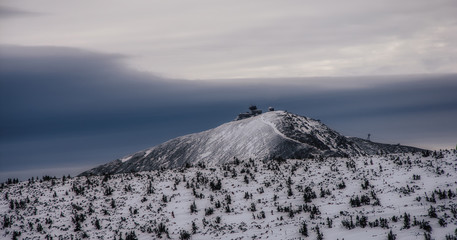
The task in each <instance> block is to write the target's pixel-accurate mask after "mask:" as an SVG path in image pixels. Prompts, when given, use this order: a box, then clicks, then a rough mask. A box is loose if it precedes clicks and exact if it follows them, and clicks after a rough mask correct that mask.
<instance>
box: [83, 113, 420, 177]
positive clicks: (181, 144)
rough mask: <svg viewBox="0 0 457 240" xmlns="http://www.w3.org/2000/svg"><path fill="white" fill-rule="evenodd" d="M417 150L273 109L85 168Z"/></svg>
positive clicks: (121, 169) (101, 170) (117, 169)
mask: <svg viewBox="0 0 457 240" xmlns="http://www.w3.org/2000/svg"><path fill="white" fill-rule="evenodd" d="M418 151H423V150H422V149H418V148H413V147H397V146H396V145H388V144H377V143H373V142H369V141H368V142H367V141H363V140H361V139H356V138H353V139H350V138H347V137H345V136H342V135H341V134H339V133H338V132H336V131H334V130H332V129H330V128H329V127H327V126H326V125H325V124H323V123H321V122H320V121H318V120H314V119H311V118H308V117H303V116H299V115H296V114H292V113H288V112H284V111H272V112H267V113H264V114H260V115H256V116H254V117H250V118H246V119H242V120H239V121H232V122H228V123H226V124H223V125H221V126H219V127H216V128H214V129H210V130H207V131H204V132H200V133H194V134H189V135H186V136H182V137H178V138H175V139H172V140H170V141H167V142H165V143H162V144H160V145H158V146H154V147H151V148H149V149H146V150H143V151H140V152H137V153H134V154H132V155H129V156H126V157H124V158H121V159H117V160H115V161H112V162H109V163H107V164H104V165H101V166H98V167H96V168H94V169H91V170H88V171H86V172H84V173H82V174H81V175H102V174H106V173H109V174H114V173H127V172H139V171H150V170H157V169H160V168H176V167H182V166H184V165H186V164H195V163H198V162H203V163H205V164H206V165H208V166H217V165H219V164H223V163H227V162H229V161H232V160H233V157H237V158H239V159H249V158H251V159H253V160H260V161H262V160H271V159H273V158H279V157H281V158H284V159H289V158H293V159H310V158H320V157H330V156H333V157H347V156H358V155H368V154H374V153H377V152H385V153H398V152H418Z"/></svg>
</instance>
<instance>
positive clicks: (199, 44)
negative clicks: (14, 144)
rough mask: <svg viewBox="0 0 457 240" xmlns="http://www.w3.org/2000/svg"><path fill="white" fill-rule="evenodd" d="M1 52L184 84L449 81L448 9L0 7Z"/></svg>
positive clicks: (137, 4) (133, 4)
mask: <svg viewBox="0 0 457 240" xmlns="http://www.w3.org/2000/svg"><path fill="white" fill-rule="evenodd" d="M1 6H2V10H0V14H1V15H2V16H3V17H2V19H1V25H0V29H1V33H2V34H1V37H0V43H3V44H14V45H26V46H35V45H38V46H42V45H45V46H70V47H77V48H84V49H90V50H94V51H101V52H104V53H114V54H123V55H125V56H128V58H126V59H125V62H126V63H127V64H128V65H130V66H132V67H134V68H136V69H140V70H145V71H149V72H154V73H156V74H159V75H163V76H167V77H173V78H184V79H219V78H251V77H303V76H353V75H379V74H412V73H443V72H455V69H456V67H457V65H456V63H457V50H456V48H457V47H456V46H457V24H456V23H457V14H456V13H457V1H455V0H433V1H430V0H402V1H397V0H383V1H371V0H368V1H367V0H346V1H326V0H323V1H306V0H293V1H287V0H285V1H284V0H281V1H268V0H267V1H266V0H251V1H244V0H231V1H214V0H197V1H178V0H167V1H163V0H158V1H154V0H135V1H121V0H97V1H88V0H80V1H61V0H2V3H1Z"/></svg>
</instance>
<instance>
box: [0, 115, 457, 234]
mask: <svg viewBox="0 0 457 240" xmlns="http://www.w3.org/2000/svg"><path fill="white" fill-rule="evenodd" d="M259 121H260V120H259ZM242 124H247V122H245V123H242ZM259 125H260V126H267V125H265V124H259ZM267 127H268V129H270V130H271V131H273V130H272V129H271V127H270V126H267ZM441 156H442V157H441ZM241 161H242V162H241V163H240V164H238V165H236V164H234V163H227V164H223V165H215V166H212V167H207V168H201V167H191V168H183V169H170V170H164V171H158V170H155V171H146V172H140V173H124V174H116V175H112V176H111V178H110V179H105V180H104V177H103V176H92V177H73V178H71V179H66V181H65V182H63V179H61V178H59V179H55V180H49V181H42V182H40V181H34V182H32V181H30V182H29V181H25V182H20V183H18V184H9V185H5V186H3V187H2V188H0V189H1V194H0V222H1V223H2V224H1V225H0V226H3V223H4V219H5V217H6V218H11V220H12V222H13V223H12V225H11V226H7V227H1V229H0V239H11V238H12V234H13V231H17V232H21V236H20V238H21V239H44V238H45V237H46V236H47V235H49V236H50V237H53V238H54V239H71V238H73V239H79V238H81V237H82V236H83V233H86V234H87V235H88V236H89V239H114V238H116V239H118V238H119V235H120V234H122V237H123V238H124V239H125V234H126V233H128V232H131V231H134V232H135V234H136V236H137V237H138V239H153V238H157V237H158V236H157V233H156V232H154V231H153V230H154V229H155V228H156V227H157V226H158V224H159V223H163V224H165V226H166V227H167V228H168V232H169V235H170V238H171V239H179V233H180V231H182V230H185V231H187V232H189V233H190V232H191V230H192V222H195V224H196V226H197V227H198V230H197V231H196V233H195V234H193V235H192V239H302V238H303V236H302V235H301V234H300V233H299V231H298V230H299V228H300V226H301V223H302V222H303V221H306V223H307V225H308V232H309V239H316V237H317V236H316V232H315V231H314V230H313V229H314V228H315V227H316V226H319V228H320V230H321V232H322V233H323V237H324V239H342V238H344V239H345V240H348V239H387V234H388V233H389V231H390V230H392V232H393V233H394V234H396V235H397V239H423V238H424V233H425V230H423V229H421V228H419V226H411V227H410V228H403V221H404V219H403V215H404V214H405V213H407V214H410V216H411V224H412V221H413V219H414V217H416V219H417V220H418V221H421V220H424V221H428V222H429V223H430V225H431V227H432V231H431V237H432V239H445V238H446V236H455V235H454V234H455V233H454V231H455V229H456V227H457V196H452V197H446V198H443V199H440V198H439V197H438V194H437V193H434V192H435V191H438V190H446V191H449V190H450V191H451V192H453V193H456V192H457V152H456V151H449V150H447V151H442V152H437V153H436V154H432V155H431V156H425V157H424V156H422V154H420V153H416V154H413V153H401V154H389V155H385V154H384V155H373V156H359V157H350V158H333V157H331V158H327V159H324V160H311V159H308V160H293V159H289V160H287V161H286V162H285V163H282V164H278V163H277V162H275V161H273V160H272V161H269V162H259V161H254V160H251V161H250V160H248V159H241ZM351 165H353V166H351ZM380 166H381V167H380ZM381 168H382V170H381ZM248 171H249V172H248ZM233 172H236V176H232V174H233ZM245 176H246V177H247V179H248V181H249V183H246V182H245ZM413 176H420V179H418V178H414V177H413ZM289 177H290V180H291V189H292V195H291V196H289V194H288V186H287V185H288V183H287V182H288V179H289ZM216 179H220V180H221V183H222V184H221V186H222V188H221V190H214V191H212V190H211V189H210V184H209V183H210V182H212V181H216ZM365 179H366V180H368V181H369V185H368V186H367V189H363V187H362V183H364V181H365ZM342 181H344V182H345V184H346V187H345V188H343V189H339V188H338V184H339V183H341V182H342ZM187 183H189V185H193V187H194V188H195V191H196V193H197V195H200V194H202V198H199V197H196V196H194V194H193V189H192V186H189V187H187V186H186V185H187ZM150 184H152V186H153V187H154V190H155V192H154V193H150V194H148V193H147V189H148V186H149V185H150ZM73 186H75V187H83V188H84V189H85V190H84V193H83V194H77V193H76V192H75V191H73V190H72V188H73ZM129 186H130V188H131V190H129V189H130V188H129ZM407 186H409V189H410V191H405V189H408V188H407ZM108 187H110V188H112V189H113V190H114V191H113V193H112V195H106V194H105V190H106V189H107V188H108ZM305 187H310V188H311V189H312V191H314V192H315V193H316V194H317V198H316V199H312V200H311V202H309V203H305V201H304V197H303V195H304V192H303V189H304V188H305ZM321 188H322V189H323V190H324V191H325V190H328V191H329V194H328V195H327V194H326V195H325V196H320V189H321ZM411 189H413V190H411ZM372 191H373V192H374V193H375V194H376V195H377V197H378V198H379V201H380V205H379V206H376V205H373V202H374V199H373V197H371V196H370V194H371V192H372ZM54 192H55V194H56V196H55V197H54V196H53V195H54ZM246 192H247V193H248V194H249V198H248V199H245V194H246ZM66 193H68V194H66ZM250 194H252V198H251V197H250ZM426 194H427V196H429V197H430V196H432V194H434V195H435V198H436V202H430V201H427V200H426V199H425V196H426ZM164 195H165V196H166V197H167V200H168V201H167V202H164V201H163V196H164ZM275 195H276V196H277V199H276V200H275V199H274V198H275V197H274V196H275ZM362 195H369V196H370V197H369V198H370V204H369V205H362V206H360V207H352V206H351V205H350V199H351V198H353V197H354V196H362ZM211 196H212V198H213V199H212V200H211ZM226 196H230V197H231V203H230V204H228V203H227V201H226V200H225V199H226ZM419 197H420V199H419V200H418V198H419ZM27 198H28V199H29V200H30V201H29V202H28V203H26V204H25V207H24V208H20V207H19V208H14V209H11V208H10V201H11V200H13V201H15V200H17V201H20V200H25V199H27ZM112 200H114V202H115V205H116V207H115V208H112V207H111V201H112ZM194 201H195V204H196V205H197V209H198V212H197V213H193V214H192V213H190V208H189V207H190V205H191V204H192V203H193V202H194ZM218 201H219V202H220V203H221V207H220V208H216V202H218ZM252 203H254V204H255V205H256V211H250V210H249V208H250V206H251V204H252ZM72 204H73V205H77V206H79V207H81V208H82V209H81V210H78V209H77V208H75V207H73V206H72ZM304 204H307V205H308V206H311V207H312V206H316V207H317V208H318V209H319V211H320V214H317V215H315V216H314V218H312V216H311V213H310V212H306V211H301V212H299V211H297V212H295V214H294V216H292V217H291V216H289V213H288V212H286V211H278V207H282V208H284V207H289V206H291V207H292V209H294V210H298V209H299V208H300V207H302V206H304ZM91 205H92V208H93V210H94V212H93V213H91V214H90V213H89V208H90V206H91ZM226 206H230V209H231V212H230V213H226V212H225V207H226ZM430 206H433V207H435V208H436V214H437V218H432V217H430V216H429V214H428V209H429V208H430ZM209 207H212V208H213V209H214V213H213V214H211V215H208V216H205V208H209ZM35 209H36V212H35ZM135 209H137V213H135ZM105 210H106V212H107V213H108V214H104V211H105ZM261 211H263V212H264V213H265V218H262V217H259V216H260V215H261ZM74 213H78V214H84V215H85V216H86V219H85V220H84V221H82V224H81V231H76V232H75V231H74V230H75V223H74V222H73V221H72V218H73V217H74ZM173 215H174V217H173ZM350 216H352V217H353V221H354V223H355V221H356V216H359V217H360V216H366V217H367V218H368V221H369V222H373V221H375V220H376V219H379V218H385V219H387V221H388V228H381V227H370V226H367V227H365V228H362V227H360V226H357V227H355V228H354V229H351V230H348V229H346V228H345V227H343V225H342V221H343V220H345V219H346V220H348V219H350ZM393 216H396V217H398V221H397V222H394V221H393V220H392V217H393ZM218 217H219V218H220V223H216V221H217V218H218ZM327 218H329V219H331V220H332V221H333V224H332V227H331V228H330V227H329V226H328V225H327ZM440 218H443V219H444V221H445V222H446V226H440V224H439V219H440ZM45 219H51V220H52V223H51V224H49V223H46V221H45ZM96 219H98V220H99V221H100V224H101V229H100V230H98V229H96V228H95V224H94V223H95V220H96ZM203 219H205V220H206V221H207V224H206V226H205V224H204V223H203ZM29 223H31V226H32V227H30V225H29ZM38 224H41V225H42V227H43V230H42V231H41V232H38V231H37V226H38ZM163 237H164V236H163Z"/></svg>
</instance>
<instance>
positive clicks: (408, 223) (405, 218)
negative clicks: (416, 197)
mask: <svg viewBox="0 0 457 240" xmlns="http://www.w3.org/2000/svg"><path fill="white" fill-rule="evenodd" d="M410 227H411V217H410V215H409V214H407V213H405V214H404V215H403V228H404V229H409V228H410Z"/></svg>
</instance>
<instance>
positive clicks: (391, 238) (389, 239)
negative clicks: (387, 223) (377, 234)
mask: <svg viewBox="0 0 457 240" xmlns="http://www.w3.org/2000/svg"><path fill="white" fill-rule="evenodd" d="M395 239H397V234H394V233H393V232H392V229H391V230H390V232H389V234H387V240H395Z"/></svg>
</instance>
